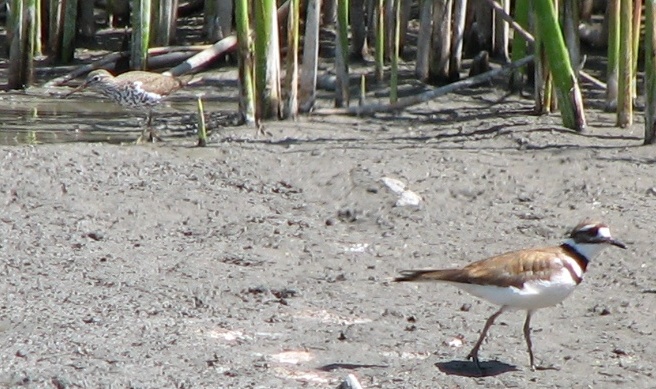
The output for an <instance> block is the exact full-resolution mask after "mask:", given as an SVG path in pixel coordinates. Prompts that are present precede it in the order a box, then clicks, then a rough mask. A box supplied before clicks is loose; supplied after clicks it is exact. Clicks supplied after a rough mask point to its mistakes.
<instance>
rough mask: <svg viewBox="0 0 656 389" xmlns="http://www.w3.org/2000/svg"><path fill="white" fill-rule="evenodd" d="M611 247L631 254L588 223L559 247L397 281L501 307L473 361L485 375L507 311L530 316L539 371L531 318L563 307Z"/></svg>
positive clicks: (413, 273)
mask: <svg viewBox="0 0 656 389" xmlns="http://www.w3.org/2000/svg"><path fill="white" fill-rule="evenodd" d="M608 246H617V247H621V248H623V249H625V248H626V245H624V243H622V242H620V241H618V240H615V239H613V238H612V236H611V235H610V229H609V228H608V226H607V225H606V224H603V223H599V222H593V221H588V220H586V221H583V222H581V223H580V224H579V225H577V226H576V227H574V229H572V230H571V232H570V233H569V238H568V239H567V240H565V241H564V242H563V243H562V244H561V245H560V246H554V247H547V248H538V249H526V250H519V251H514V252H509V253H506V254H501V255H498V256H495V257H491V258H487V259H483V260H481V261H478V262H474V263H471V264H469V265H467V266H465V267H463V268H461V269H443V270H405V271H402V272H401V276H400V277H398V278H396V279H395V280H394V281H397V282H405V281H442V282H448V283H450V284H453V285H455V286H457V287H459V288H460V289H462V290H464V291H466V292H468V293H470V294H472V295H474V296H476V297H479V298H482V299H484V300H487V301H489V302H491V303H492V304H496V305H500V306H501V308H500V309H499V310H498V311H496V312H495V313H494V314H493V315H492V316H490V317H489V318H488V319H487V321H486V322H485V326H484V327H483V331H482V332H481V335H480V336H479V338H478V340H477V341H476V344H475V345H474V348H472V350H471V352H470V353H469V355H467V358H468V359H472V360H473V361H474V362H475V363H476V366H477V367H478V368H479V370H480V364H479V362H478V349H479V348H480V347H481V343H483V339H485V336H486V334H487V331H488V329H489V328H490V326H492V324H493V323H494V320H495V319H496V318H497V317H498V316H499V315H501V314H502V313H503V312H505V311H507V310H512V309H514V310H517V309H521V310H526V321H525V322H524V338H526V345H527V346H528V355H529V360H530V364H531V369H533V370H535V368H536V366H535V363H534V359H533V349H532V343H531V329H530V322H531V315H532V314H533V312H535V311H536V310H537V309H539V308H545V307H550V306H553V305H556V304H558V303H559V302H561V301H563V300H564V299H565V298H566V297H567V296H569V294H570V293H572V291H573V290H574V288H575V287H576V286H577V285H578V284H580V283H581V281H582V280H583V273H585V270H586V268H587V266H588V262H589V261H590V260H591V259H593V258H595V257H596V256H597V255H599V254H600V253H601V251H602V250H603V249H605V248H606V247H608Z"/></svg>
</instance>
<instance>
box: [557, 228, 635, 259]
mask: <svg viewBox="0 0 656 389" xmlns="http://www.w3.org/2000/svg"><path fill="white" fill-rule="evenodd" d="M563 244H565V245H568V246H569V247H571V248H572V249H574V250H576V252H578V253H579V254H581V255H583V256H584V257H585V258H586V259H587V260H591V259H593V258H595V257H597V256H598V255H599V254H600V253H601V252H602V250H603V249H605V248H606V247H609V246H617V247H620V248H623V249H625V248H626V245H625V244H624V243H622V242H620V241H618V240H616V239H613V237H612V236H611V235H610V228H608V226H607V225H606V224H604V223H601V222H594V221H590V220H584V221H582V222H581V223H579V224H578V225H577V226H576V227H574V228H573V229H572V230H571V231H570V233H569V238H568V239H567V240H566V241H565V242H564V243H563Z"/></svg>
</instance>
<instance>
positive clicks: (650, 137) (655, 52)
mask: <svg viewBox="0 0 656 389" xmlns="http://www.w3.org/2000/svg"><path fill="white" fill-rule="evenodd" d="M654 19H656V0H646V1H645V139H644V144H646V145H649V144H654V143H656V20H654Z"/></svg>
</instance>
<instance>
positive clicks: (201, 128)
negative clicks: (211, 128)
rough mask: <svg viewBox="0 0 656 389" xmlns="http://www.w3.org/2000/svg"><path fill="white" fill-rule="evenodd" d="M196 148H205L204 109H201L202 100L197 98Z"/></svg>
mask: <svg viewBox="0 0 656 389" xmlns="http://www.w3.org/2000/svg"><path fill="white" fill-rule="evenodd" d="M197 106H198V147H205V146H207V128H206V126H205V109H204V108H203V99H202V98H201V97H200V96H198V100H197Z"/></svg>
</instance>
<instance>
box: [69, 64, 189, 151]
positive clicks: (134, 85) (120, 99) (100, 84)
mask: <svg viewBox="0 0 656 389" xmlns="http://www.w3.org/2000/svg"><path fill="white" fill-rule="evenodd" d="M185 84H186V83H185V82H184V81H182V80H180V79H178V78H175V77H172V76H166V75H163V74H159V73H152V72H145V71H139V70H134V71H130V72H126V73H123V74H120V75H118V76H116V77H114V76H113V75H112V74H111V73H110V72H108V71H107V70H104V69H98V70H94V71H92V72H90V73H89V74H88V75H87V78H86V80H85V81H84V83H82V85H80V86H79V87H77V88H75V89H74V90H73V91H72V92H70V93H69V94H67V95H66V97H68V96H70V95H72V94H73V93H75V92H78V91H80V90H82V89H85V88H87V87H89V88H91V89H93V90H95V91H97V92H100V93H102V94H103V95H105V96H106V97H108V98H109V99H111V100H112V101H113V102H115V103H117V104H119V105H121V106H123V107H128V108H136V109H144V108H145V109H147V112H148V114H147V117H146V128H145V129H144V131H143V132H142V134H141V136H140V137H139V140H137V142H140V141H141V140H142V139H143V137H144V135H145V134H146V133H149V137H148V140H150V141H154V140H155V139H157V138H158V137H157V135H156V133H155V131H154V130H153V129H152V127H151V122H152V114H153V108H154V107H155V106H156V105H158V104H159V103H160V102H161V101H162V99H163V98H164V97H165V96H167V95H169V94H171V93H173V92H175V91H176V90H178V89H180V88H182V87H183V86H184V85H185Z"/></svg>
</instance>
